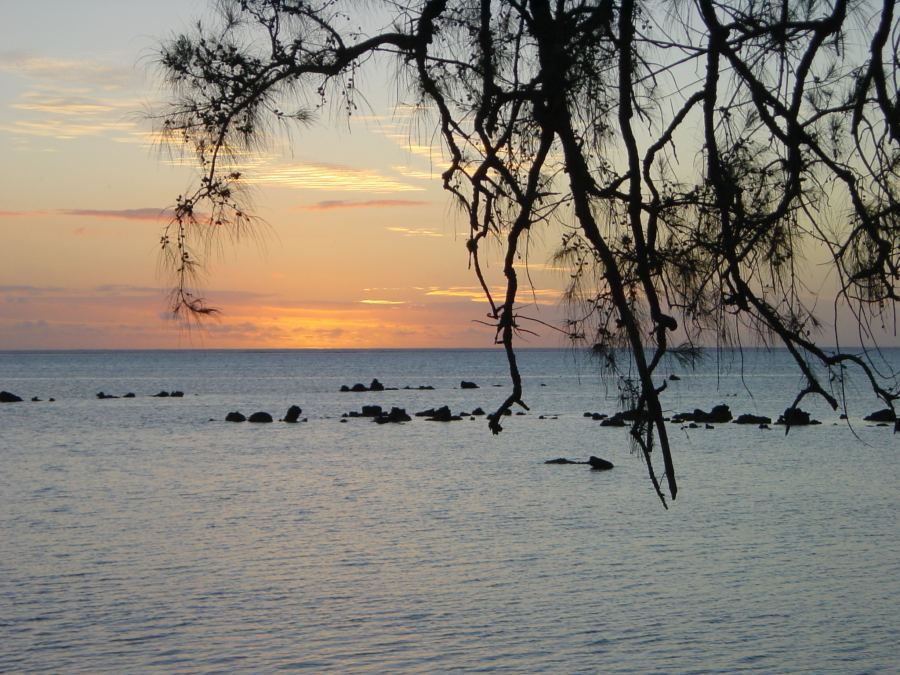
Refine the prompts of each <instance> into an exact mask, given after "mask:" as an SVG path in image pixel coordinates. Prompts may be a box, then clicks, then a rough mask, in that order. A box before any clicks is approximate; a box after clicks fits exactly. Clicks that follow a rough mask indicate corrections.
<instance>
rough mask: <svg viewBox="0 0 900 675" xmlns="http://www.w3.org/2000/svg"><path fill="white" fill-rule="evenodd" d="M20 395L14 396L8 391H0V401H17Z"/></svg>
mask: <svg viewBox="0 0 900 675" xmlns="http://www.w3.org/2000/svg"><path fill="white" fill-rule="evenodd" d="M21 400H22V399H21V397H19V396H16V395H15V394H13V393H10V392H8V391H0V403H18V402H19V401H21Z"/></svg>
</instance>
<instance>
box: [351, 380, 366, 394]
mask: <svg viewBox="0 0 900 675" xmlns="http://www.w3.org/2000/svg"><path fill="white" fill-rule="evenodd" d="M350 391H353V392H356V393H357V394H358V393H360V392H363V391H369V388H368V387H366V385H364V384H362V383H360V382H357V383H356V384H354V385H353V386H352V387H350Z"/></svg>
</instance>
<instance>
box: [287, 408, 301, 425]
mask: <svg viewBox="0 0 900 675" xmlns="http://www.w3.org/2000/svg"><path fill="white" fill-rule="evenodd" d="M302 413H303V410H302V409H301V408H300V406H298V405H292V406H291V407H290V408H288V409H287V412H286V413H285V414H284V421H285V422H287V423H288V424H296V423H297V420H299V419H300V415H301V414H302Z"/></svg>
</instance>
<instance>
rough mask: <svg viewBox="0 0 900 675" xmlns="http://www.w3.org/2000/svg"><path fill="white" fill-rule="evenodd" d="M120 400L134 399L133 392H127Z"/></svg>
mask: <svg viewBox="0 0 900 675" xmlns="http://www.w3.org/2000/svg"><path fill="white" fill-rule="evenodd" d="M122 398H134V392H133V391H129V392H128V393H127V394H125V395H124V396H123V397H122Z"/></svg>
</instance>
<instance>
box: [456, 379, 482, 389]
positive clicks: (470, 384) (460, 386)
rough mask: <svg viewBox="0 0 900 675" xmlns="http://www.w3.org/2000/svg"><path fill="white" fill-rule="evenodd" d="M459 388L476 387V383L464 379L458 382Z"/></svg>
mask: <svg viewBox="0 0 900 675" xmlns="http://www.w3.org/2000/svg"><path fill="white" fill-rule="evenodd" d="M459 388H460V389H478V385H477V384H475V383H474V382H467V381H466V380H463V381H462V382H460V383H459Z"/></svg>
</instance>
